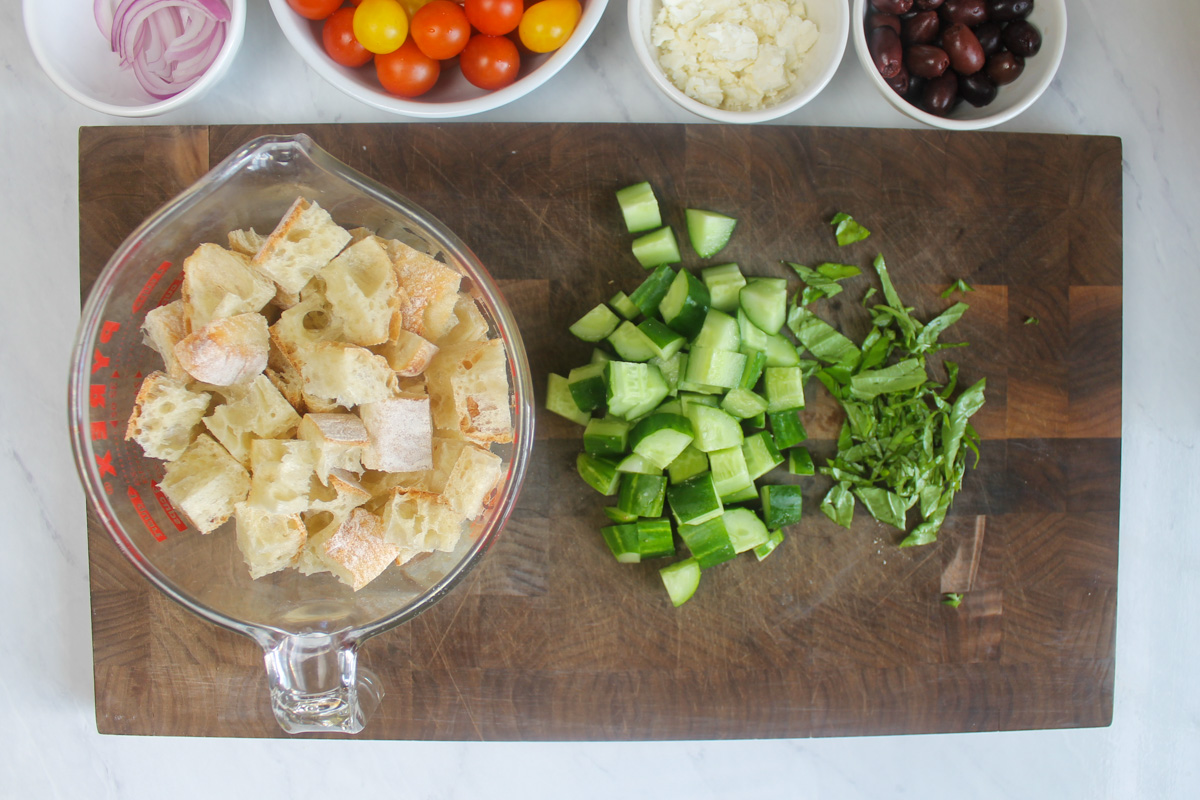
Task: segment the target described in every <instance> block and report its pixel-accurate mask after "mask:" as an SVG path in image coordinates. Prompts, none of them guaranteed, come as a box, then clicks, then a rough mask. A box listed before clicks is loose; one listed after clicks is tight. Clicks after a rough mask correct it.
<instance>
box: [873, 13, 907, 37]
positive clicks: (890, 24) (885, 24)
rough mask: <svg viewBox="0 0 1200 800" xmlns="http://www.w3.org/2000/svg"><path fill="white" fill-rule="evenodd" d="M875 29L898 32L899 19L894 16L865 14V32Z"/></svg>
mask: <svg viewBox="0 0 1200 800" xmlns="http://www.w3.org/2000/svg"><path fill="white" fill-rule="evenodd" d="M875 28H891V29H892V30H894V31H895V32H896V33H899V32H900V18H899V17H897V16H896V15H895V14H867V30H873V29H875Z"/></svg>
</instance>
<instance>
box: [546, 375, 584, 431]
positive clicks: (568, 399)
mask: <svg viewBox="0 0 1200 800" xmlns="http://www.w3.org/2000/svg"><path fill="white" fill-rule="evenodd" d="M546 410H547V411H553V412H554V413H555V414H558V415H559V416H560V417H565V418H566V419H569V420H571V422H574V423H577V424H579V425H587V422H588V420H589V419H591V418H592V415H591V414H589V413H588V412H586V411H584V410H583V409H581V408H580V407H579V406H577V405H576V404H575V398H574V397H572V396H571V385H570V384H569V383H568V382H567V379H566V378H564V377H563V376H562V375H555V374H554V373H553V372H551V373H550V374H549V375H547V376H546Z"/></svg>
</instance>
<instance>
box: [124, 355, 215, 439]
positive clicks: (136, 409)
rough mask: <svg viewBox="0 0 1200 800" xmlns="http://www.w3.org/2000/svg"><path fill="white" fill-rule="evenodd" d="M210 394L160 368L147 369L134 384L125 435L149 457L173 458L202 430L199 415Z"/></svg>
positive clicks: (202, 413) (205, 409)
mask: <svg viewBox="0 0 1200 800" xmlns="http://www.w3.org/2000/svg"><path fill="white" fill-rule="evenodd" d="M211 399H212V395H211V394H209V393H208V392H193V391H191V390H190V389H188V387H187V386H186V385H185V384H184V383H182V382H181V381H177V380H175V379H174V378H171V377H170V376H168V375H167V374H166V373H164V372H151V373H150V374H149V375H147V376H146V378H145V380H143V381H142V385H141V386H140V387H139V388H138V393H137V398H136V399H135V400H134V401H133V414H131V415H130V417H129V424H128V425H127V426H126V428H125V438H126V439H133V440H134V441H135V442H137V443H138V444H139V445H141V446H142V451H143V452H145V454H146V455H148V456H150V457H151V458H161V459H163V460H165V461H174V460H175V459H177V458H179V457H180V456H181V455H183V451H184V450H186V449H187V446H188V445H189V444H191V443H192V440H193V439H195V438H196V435H197V434H198V433H200V432H201V431H202V430H203V427H201V425H200V419H201V418H202V417H203V416H204V412H206V411H207V410H208V404H209V401H210V400H211Z"/></svg>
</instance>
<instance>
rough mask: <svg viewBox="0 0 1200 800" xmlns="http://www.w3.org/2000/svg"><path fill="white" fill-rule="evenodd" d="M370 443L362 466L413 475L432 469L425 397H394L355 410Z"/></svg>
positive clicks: (431, 430) (431, 445)
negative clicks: (364, 427) (413, 473)
mask: <svg viewBox="0 0 1200 800" xmlns="http://www.w3.org/2000/svg"><path fill="white" fill-rule="evenodd" d="M358 413H359V416H360V417H361V418H362V422H363V425H364V426H366V429H367V434H368V436H369V437H370V444H369V445H367V448H366V450H364V451H363V457H362V463H363V466H365V467H367V468H368V469H374V470H382V471H385V472H417V471H419V470H426V469H430V468H431V467H432V466H433V420H432V418H431V416H430V412H429V398H428V397H426V396H423V395H397V396H395V397H389V398H386V399H383V400H379V401H376V402H373V403H364V404H363V405H362V406H360V407H359V409H358Z"/></svg>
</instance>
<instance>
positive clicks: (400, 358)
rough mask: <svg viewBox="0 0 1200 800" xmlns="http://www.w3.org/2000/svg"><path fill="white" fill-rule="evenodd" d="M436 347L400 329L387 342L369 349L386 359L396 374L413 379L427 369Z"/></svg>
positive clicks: (436, 349) (435, 353)
mask: <svg viewBox="0 0 1200 800" xmlns="http://www.w3.org/2000/svg"><path fill="white" fill-rule="evenodd" d="M437 351H438V347H437V345H436V344H434V343H433V342H430V341H429V340H427V339H425V338H423V337H421V336H418V335H417V334H415V333H412V332H411V331H406V330H403V329H401V330H400V331H398V332H397V333H396V335H395V336H394V337H392V338H391V339H390V340H388V341H387V342H384V343H383V344H381V345H378V346H376V347H372V348H371V352H372V353H375V354H376V355H381V356H383V357H384V358H385V359H387V362H388V364H389V365H390V366H391V368H392V369H393V370H395V371H396V374H397V375H399V376H401V377H404V378H413V377H416V376H417V375H420V374H421V373H423V372H424V371H425V370H426V369H428V368H429V364H430V362H432V361H433V357H434V356H435V355H437Z"/></svg>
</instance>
